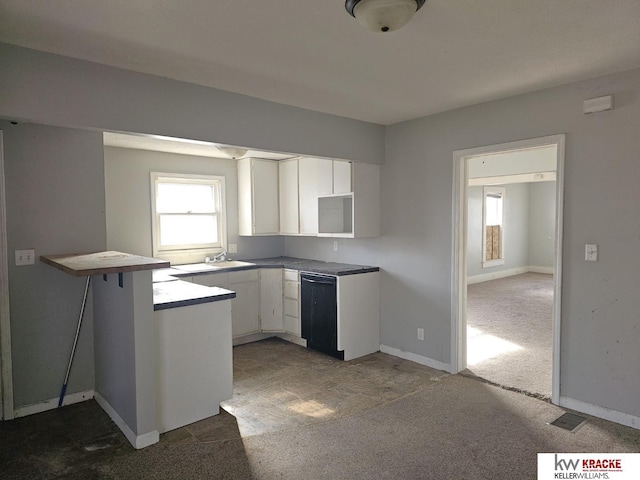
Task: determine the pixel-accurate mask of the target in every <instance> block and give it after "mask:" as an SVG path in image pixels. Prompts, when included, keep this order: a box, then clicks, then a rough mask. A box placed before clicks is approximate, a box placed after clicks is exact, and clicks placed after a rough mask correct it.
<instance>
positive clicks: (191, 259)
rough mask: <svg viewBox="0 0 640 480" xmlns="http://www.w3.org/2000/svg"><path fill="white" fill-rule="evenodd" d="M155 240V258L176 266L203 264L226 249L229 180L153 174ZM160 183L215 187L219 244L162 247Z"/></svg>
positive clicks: (152, 227)
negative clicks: (227, 181)
mask: <svg viewBox="0 0 640 480" xmlns="http://www.w3.org/2000/svg"><path fill="white" fill-rule="evenodd" d="M150 178H151V229H152V232H151V237H152V242H153V256H154V257H157V258H160V259H163V260H169V261H170V262H172V263H176V264H184V263H195V262H200V261H203V259H204V258H205V257H206V256H213V255H215V254H218V253H220V252H222V251H225V250H226V246H227V215H226V201H225V200H226V196H225V178H224V177H223V176H217V175H195V174H185V173H164V172H151V175H150ZM158 183H178V184H193V185H213V186H214V187H215V189H216V192H217V198H216V203H217V207H218V208H217V217H218V243H217V244H209V245H206V246H201V245H184V246H179V247H171V248H163V247H162V246H161V245H160V214H159V213H158V212H157V211H156V194H157V185H158Z"/></svg>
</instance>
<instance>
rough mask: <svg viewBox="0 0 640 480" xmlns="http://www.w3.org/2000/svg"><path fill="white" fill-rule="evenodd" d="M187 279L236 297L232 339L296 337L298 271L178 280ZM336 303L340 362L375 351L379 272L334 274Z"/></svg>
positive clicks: (259, 271)
mask: <svg viewBox="0 0 640 480" xmlns="http://www.w3.org/2000/svg"><path fill="white" fill-rule="evenodd" d="M189 279H191V280H192V281H193V283H196V284H199V285H206V286H208V287H222V288H227V289H229V290H233V291H235V292H236V298H234V299H233V300H232V301H231V324H232V334H233V337H241V336H244V335H250V334H255V333H261V332H264V333H283V332H284V333H286V334H289V335H292V336H295V337H297V338H300V339H302V323H301V317H300V272H298V271H297V270H291V269H284V270H282V269H279V268H261V269H254V270H239V271H232V272H220V273H208V274H203V275H194V276H193V277H185V278H183V280H187V281H188V280H189ZM337 304H338V312H337V314H338V315H337V323H338V325H337V329H338V331H337V335H338V350H343V351H344V359H345V360H351V359H354V358H358V357H362V356H364V355H368V354H370V353H373V352H377V351H378V350H379V348H380V273H379V272H371V273H361V274H357V275H344V276H339V277H338V281H337ZM303 341H304V340H303ZM303 345H304V343H303Z"/></svg>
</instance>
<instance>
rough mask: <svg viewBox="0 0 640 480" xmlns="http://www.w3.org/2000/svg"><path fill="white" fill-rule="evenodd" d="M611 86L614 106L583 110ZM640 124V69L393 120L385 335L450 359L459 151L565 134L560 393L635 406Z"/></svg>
mask: <svg viewBox="0 0 640 480" xmlns="http://www.w3.org/2000/svg"><path fill="white" fill-rule="evenodd" d="M605 94H614V95H615V104H616V108H615V110H613V111H608V112H603V113H599V114H595V115H589V116H586V115H583V114H582V102H583V100H585V99H587V98H592V97H597V96H601V95H605ZM638 125H640V70H634V71H630V72H625V73H620V74H617V75H611V76H607V77H602V78H598V79H594V80H590V81H584V82H579V83H574V84H570V85H567V86H563V87H558V88H553V89H548V90H544V91H541V92H537V93H532V94H527V95H521V96H517V97H513V98H508V99H504V100H499V101H495V102H490V103H486V104H482V105H476V106H472V107H468V108H463V109H459V110H454V111H451V112H447V113H443V114H438V115H434V116H431V117H426V118H421V119H418V120H414V121H410V122H405V123H401V124H397V125H393V126H390V127H388V128H387V155H386V161H385V164H384V165H383V167H382V179H383V180H382V218H383V228H384V232H385V238H383V239H381V241H380V246H381V249H380V252H379V259H380V266H381V267H382V268H383V269H384V270H385V272H386V275H383V277H382V292H381V309H382V343H384V344H387V345H389V346H392V347H395V348H399V349H402V350H407V351H410V352H412V353H415V354H418V355H422V356H425V357H428V358H431V359H434V360H437V361H440V362H444V363H449V360H450V344H451V338H450V334H451V300H452V299H451V264H452V184H453V182H452V179H453V152H454V151H456V150H462V149H467V148H472V147H478V146H483V145H492V144H499V143H504V142H510V141H515V140H521V139H527V138H534V137H542V136H546V135H552V134H558V133H566V157H565V190H564V191H565V198H564V245H563V272H564V277H563V282H562V288H563V297H562V299H563V304H562V332H561V335H562V342H561V358H560V371H561V378H560V388H561V390H560V394H561V396H563V397H569V398H573V399H578V400H580V401H582V402H584V403H586V404H591V405H596V406H600V407H604V408H608V409H611V410H614V411H618V412H624V413H626V414H629V415H632V416H635V417H636V418H637V417H639V416H640V402H638V398H640V369H638V368H637V366H638V365H640V349H638V344H640V321H639V320H638V311H640V296H639V295H638V294H637V292H638V289H639V287H640V284H639V283H638V271H640V256H639V255H638V254H637V251H638V247H639V246H640V236H639V234H638V231H639V229H640V220H639V219H640V216H639V215H640V213H639V212H640V210H639V209H638V206H637V205H638V202H639V197H638V185H639V184H640V162H639V161H638V152H640V136H639V135H638V134H637V129H638ZM585 243H596V244H598V245H599V247H600V251H599V255H600V256H599V260H598V261H597V262H585V261H584V245H585ZM416 324H419V325H421V326H422V327H424V328H425V341H424V342H419V341H416V340H415V336H416V330H415V327H416Z"/></svg>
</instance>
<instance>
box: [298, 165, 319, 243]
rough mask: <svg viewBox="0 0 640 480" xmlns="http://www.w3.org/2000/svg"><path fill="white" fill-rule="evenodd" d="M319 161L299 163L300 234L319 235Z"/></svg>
mask: <svg viewBox="0 0 640 480" xmlns="http://www.w3.org/2000/svg"><path fill="white" fill-rule="evenodd" d="M317 162H318V160H317V159H315V158H301V159H300V160H299V162H298V195H299V205H300V233H301V234H303V235H317V234H318V187H317V177H318V169H317Z"/></svg>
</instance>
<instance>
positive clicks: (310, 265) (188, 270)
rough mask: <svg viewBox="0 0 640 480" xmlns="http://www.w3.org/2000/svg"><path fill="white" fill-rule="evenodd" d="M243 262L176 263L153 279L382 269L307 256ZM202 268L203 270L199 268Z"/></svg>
mask: <svg viewBox="0 0 640 480" xmlns="http://www.w3.org/2000/svg"><path fill="white" fill-rule="evenodd" d="M237 263H240V262H237ZM242 263H244V264H243V265H239V266H230V267H222V265H224V262H222V263H221V264H218V265H216V264H215V263H212V264H208V265H204V264H191V265H175V266H173V267H171V268H165V269H160V270H156V271H154V273H153V281H154V282H158V281H167V280H171V279H176V278H180V277H188V276H194V275H205V274H207V273H224V272H237V271H240V270H254V269H256V268H288V269H291V270H298V271H300V272H313V273H324V274H325V275H335V276H337V277H341V276H345V275H357V274H359V273H370V272H378V271H380V267H371V266H367V265H352V264H349V263H336V262H322V261H320V260H307V259H305V258H294V257H273V258H258V259H253V260H242ZM200 268H201V270H199V269H200Z"/></svg>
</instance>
